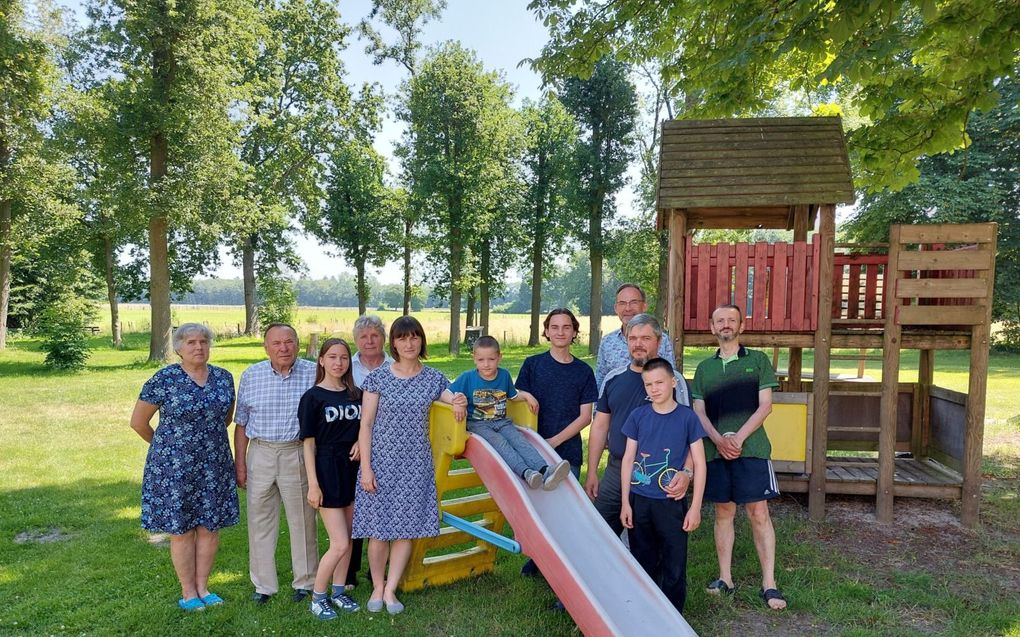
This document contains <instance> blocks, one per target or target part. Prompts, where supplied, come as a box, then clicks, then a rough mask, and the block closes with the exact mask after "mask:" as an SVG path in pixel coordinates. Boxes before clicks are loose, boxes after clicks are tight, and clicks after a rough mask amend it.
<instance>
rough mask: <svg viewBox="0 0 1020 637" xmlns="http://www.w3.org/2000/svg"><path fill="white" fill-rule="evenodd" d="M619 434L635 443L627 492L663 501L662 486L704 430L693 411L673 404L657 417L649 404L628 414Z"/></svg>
mask: <svg viewBox="0 0 1020 637" xmlns="http://www.w3.org/2000/svg"><path fill="white" fill-rule="evenodd" d="M623 435H625V436H626V437H627V438H630V439H631V440H636V441H637V455H635V456H634V470H633V472H632V473H631V478H630V485H631V486H630V490H631V493H635V494H637V495H642V496H644V497H646V498H654V499H657V500H665V499H666V498H667V497H668V496H667V495H666V491H665V486H666V485H668V484H669V482H670V480H671V479H672V478H673V476H674V475H676V474H675V473H674V471H668V470H669V469H673V470H675V471H679V470H680V469H682V468H683V466H684V460H686V459H687V454H688V452H689V450H690V446H691V445H692V444H694V443H695V442H697V441H699V440H701V439H702V438H704V437H705V435H706V434H705V430H704V428H702V426H701V421H699V420H698V417H697V416H696V415H695V413H694V410H693V409H691V408H690V407H687V406H685V405H679V404H678V405H677V406H676V408H675V409H674V410H673V411H671V412H669V413H668V414H660V413H659V412H657V411H655V409H654V408H653V407H652V405H641V406H640V407H638V408H637V409H635V410H634V411H632V412H630V415H629V416H628V417H627V422H625V423H623Z"/></svg>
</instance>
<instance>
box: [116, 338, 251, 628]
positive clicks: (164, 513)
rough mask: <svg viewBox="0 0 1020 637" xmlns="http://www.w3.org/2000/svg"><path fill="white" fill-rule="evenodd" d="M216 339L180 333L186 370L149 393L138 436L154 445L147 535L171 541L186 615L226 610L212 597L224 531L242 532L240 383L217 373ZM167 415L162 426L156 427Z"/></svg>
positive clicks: (140, 405)
mask: <svg viewBox="0 0 1020 637" xmlns="http://www.w3.org/2000/svg"><path fill="white" fill-rule="evenodd" d="M211 344H212V333H211V332H210V331H209V328H207V327H206V326H204V325H201V324H198V323H186V324H184V325H181V326H180V327H179V328H177V330H176V331H175V332H174V337H173V345H174V350H175V351H176V352H177V354H178V356H180V357H181V362H180V363H179V364H174V365H168V366H167V367H164V368H163V369H161V370H159V371H158V372H156V373H155V374H154V375H153V376H152V378H150V379H149V380H148V381H146V383H145V386H144V387H142V393H141V395H140V396H139V398H138V402H137V403H136V404H135V410H134V413H132V414H131V428H132V429H134V430H135V431H136V432H138V435H139V436H141V437H142V438H143V439H144V440H145V441H146V442H148V443H149V453H148V455H147V456H146V458H145V471H144V474H143V476H142V528H144V529H146V530H147V531H153V532H163V533H169V534H170V559H171V560H172V561H173V565H174V570H175V571H176V572H177V579H178V580H179V581H180V584H181V594H182V595H181V599H180V600H179V601H178V602H177V605H178V606H179V607H180V608H182V609H183V610H188V611H191V610H201V609H203V608H205V607H206V606H214V605H217V604H222V603H223V599H222V598H220V596H219V595H217V594H216V593H210V592H209V572H210V571H211V570H212V565H213V560H214V559H215V558H216V549H217V548H218V547H219V530H220V529H221V528H223V527H226V526H232V525H234V524H237V522H238V518H239V514H238V505H237V482H236V479H235V474H234V460H233V457H232V455H231V453H230V444H229V442H228V440H227V425H228V424H229V423H230V420H231V418H232V417H233V415H234V379H233V377H232V376H231V375H230V372H228V371H227V370H225V369H222V368H219V367H214V366H212V365H209V347H210V346H211ZM157 411H159V426H158V427H156V429H155V430H153V428H152V425H151V424H150V421H151V420H152V417H153V416H154V415H155V414H156V412H157Z"/></svg>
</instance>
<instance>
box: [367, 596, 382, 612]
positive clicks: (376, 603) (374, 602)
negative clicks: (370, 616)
mask: <svg viewBox="0 0 1020 637" xmlns="http://www.w3.org/2000/svg"><path fill="white" fill-rule="evenodd" d="M383 606H385V602H383V601H382V600H381V599H370V600H368V603H366V604H365V609H366V610H367V611H368V612H370V613H378V612H381V611H382V609H383Z"/></svg>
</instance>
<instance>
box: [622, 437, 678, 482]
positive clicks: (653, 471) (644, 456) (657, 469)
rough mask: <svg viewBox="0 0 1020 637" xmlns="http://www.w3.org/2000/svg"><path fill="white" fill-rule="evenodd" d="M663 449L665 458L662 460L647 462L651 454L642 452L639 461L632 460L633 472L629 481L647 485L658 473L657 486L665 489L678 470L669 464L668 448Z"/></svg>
mask: <svg viewBox="0 0 1020 637" xmlns="http://www.w3.org/2000/svg"><path fill="white" fill-rule="evenodd" d="M663 451H665V452H666V459H665V460H664V461H662V462H652V463H649V462H648V458H649V456H651V455H652V454H650V453H644V452H642V453H641V462H636V461H635V462H634V472H633V473H632V474H631V477H630V483H631V484H643V485H648V484H651V483H652V479H653V478H655V476H656V475H658V476H659V479H658V483H659V488H660V489H662V490H663V491H665V490H666V487H667V486H669V483H670V482H672V481H673V478H674V477H676V474H678V473H679V471H677V470H676V469H674V468H673V467H671V466H669V449H668V448H667V449H663Z"/></svg>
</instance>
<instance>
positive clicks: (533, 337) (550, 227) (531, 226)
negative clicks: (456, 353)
mask: <svg viewBox="0 0 1020 637" xmlns="http://www.w3.org/2000/svg"><path fill="white" fill-rule="evenodd" d="M521 117H522V119H523V126H524V139H525V145H524V152H523V162H522V163H523V167H524V175H523V178H524V182H525V188H526V190H525V192H524V200H523V202H522V209H521V214H520V219H521V228H522V229H523V230H524V231H525V232H526V233H527V234H528V235H530V237H531V243H530V246H528V248H529V250H530V253H529V255H528V256H529V258H528V261H529V262H530V265H531V302H530V305H529V307H530V311H531V333H530V335H529V337H528V338H529V341H528V343H529V345H538V344H539V334H540V332H541V330H540V329H539V324H540V322H541V320H542V316H541V312H542V282H543V281H544V280H546V278H547V277H548V275H549V273H550V272H551V271H552V268H549V267H547V263H549V262H551V261H552V260H553V259H555V258H556V257H557V256H558V255H559V254H560V252H562V250H563V245H564V243H565V242H566V239H567V238H568V237H569V236H570V234H571V231H572V230H573V228H574V227H575V226H576V225H577V224H578V222H579V219H578V213H579V211H578V210H577V208H576V207H573V206H571V205H570V204H571V199H570V197H569V195H568V193H569V192H570V189H571V187H572V184H573V179H572V176H573V168H574V156H573V153H574V148H575V145H576V144H577V135H578V130H577V123H576V122H575V121H574V118H573V117H572V116H571V115H570V113H568V112H567V109H566V108H564V106H563V103H562V102H560V100H559V99H558V98H557V97H556V96H555V95H551V94H550V95H546V96H544V97H543V98H542V99H541V100H540V101H539V102H538V103H534V102H531V101H529V100H525V102H524V105H523V107H522V108H521Z"/></svg>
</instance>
